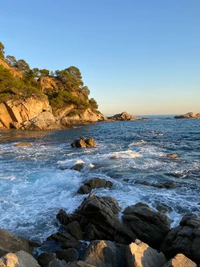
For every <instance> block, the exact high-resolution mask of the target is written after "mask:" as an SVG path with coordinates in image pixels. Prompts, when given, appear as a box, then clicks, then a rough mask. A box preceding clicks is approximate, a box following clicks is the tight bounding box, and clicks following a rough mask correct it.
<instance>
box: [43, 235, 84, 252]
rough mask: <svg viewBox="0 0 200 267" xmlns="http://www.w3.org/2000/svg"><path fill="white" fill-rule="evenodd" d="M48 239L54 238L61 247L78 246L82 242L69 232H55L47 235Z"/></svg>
mask: <svg viewBox="0 0 200 267" xmlns="http://www.w3.org/2000/svg"><path fill="white" fill-rule="evenodd" d="M48 240H55V241H57V242H59V244H60V245H61V247H62V248H63V249H68V248H80V247H81V245H82V243H81V242H80V241H79V240H77V238H75V237H73V236H72V235H71V234H70V233H67V232H66V233H63V232H57V233H56V234H53V235H51V236H49V237H48Z"/></svg>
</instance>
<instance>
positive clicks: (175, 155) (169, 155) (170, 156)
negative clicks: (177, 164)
mask: <svg viewBox="0 0 200 267" xmlns="http://www.w3.org/2000/svg"><path fill="white" fill-rule="evenodd" d="M166 157H167V158H169V159H177V158H178V154H175V153H174V154H167V156H166Z"/></svg>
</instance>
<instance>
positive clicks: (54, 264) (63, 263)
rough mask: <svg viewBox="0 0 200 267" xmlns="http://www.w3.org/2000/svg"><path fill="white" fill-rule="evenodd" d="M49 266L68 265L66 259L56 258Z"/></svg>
mask: <svg viewBox="0 0 200 267" xmlns="http://www.w3.org/2000/svg"><path fill="white" fill-rule="evenodd" d="M48 267H67V263H66V262H65V261H64V260H59V259H54V260H52V261H51V262H50V263H49V266H48Z"/></svg>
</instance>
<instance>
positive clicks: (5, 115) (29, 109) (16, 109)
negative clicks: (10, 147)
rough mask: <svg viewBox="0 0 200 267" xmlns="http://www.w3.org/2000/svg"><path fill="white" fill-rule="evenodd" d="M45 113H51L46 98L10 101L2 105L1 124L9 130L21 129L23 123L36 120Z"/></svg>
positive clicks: (0, 105) (0, 108)
mask: <svg viewBox="0 0 200 267" xmlns="http://www.w3.org/2000/svg"><path fill="white" fill-rule="evenodd" d="M44 111H46V112H47V111H48V112H51V107H50V105H49V102H48V100H47V98H45V97H43V98H37V97H30V98H27V99H25V100H9V101H7V102H5V103H1V104H0V122H1V123H2V125H3V126H4V127H5V128H7V129H10V128H12V127H14V128H21V124H22V123H24V122H27V121H30V120H31V119H33V118H36V117H37V116H38V115H40V114H41V113H42V112H44Z"/></svg>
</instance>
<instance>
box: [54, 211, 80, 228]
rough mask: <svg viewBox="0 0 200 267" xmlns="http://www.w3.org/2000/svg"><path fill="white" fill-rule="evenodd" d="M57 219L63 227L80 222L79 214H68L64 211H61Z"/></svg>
mask: <svg viewBox="0 0 200 267" xmlns="http://www.w3.org/2000/svg"><path fill="white" fill-rule="evenodd" d="M56 218H57V219H58V221H59V222H60V223H61V224H62V225H68V224H69V223H71V222H74V221H79V220H80V216H79V215H78V214H77V213H72V214H67V213H66V211H64V210H63V209H61V210H59V212H58V214H57V216H56Z"/></svg>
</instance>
